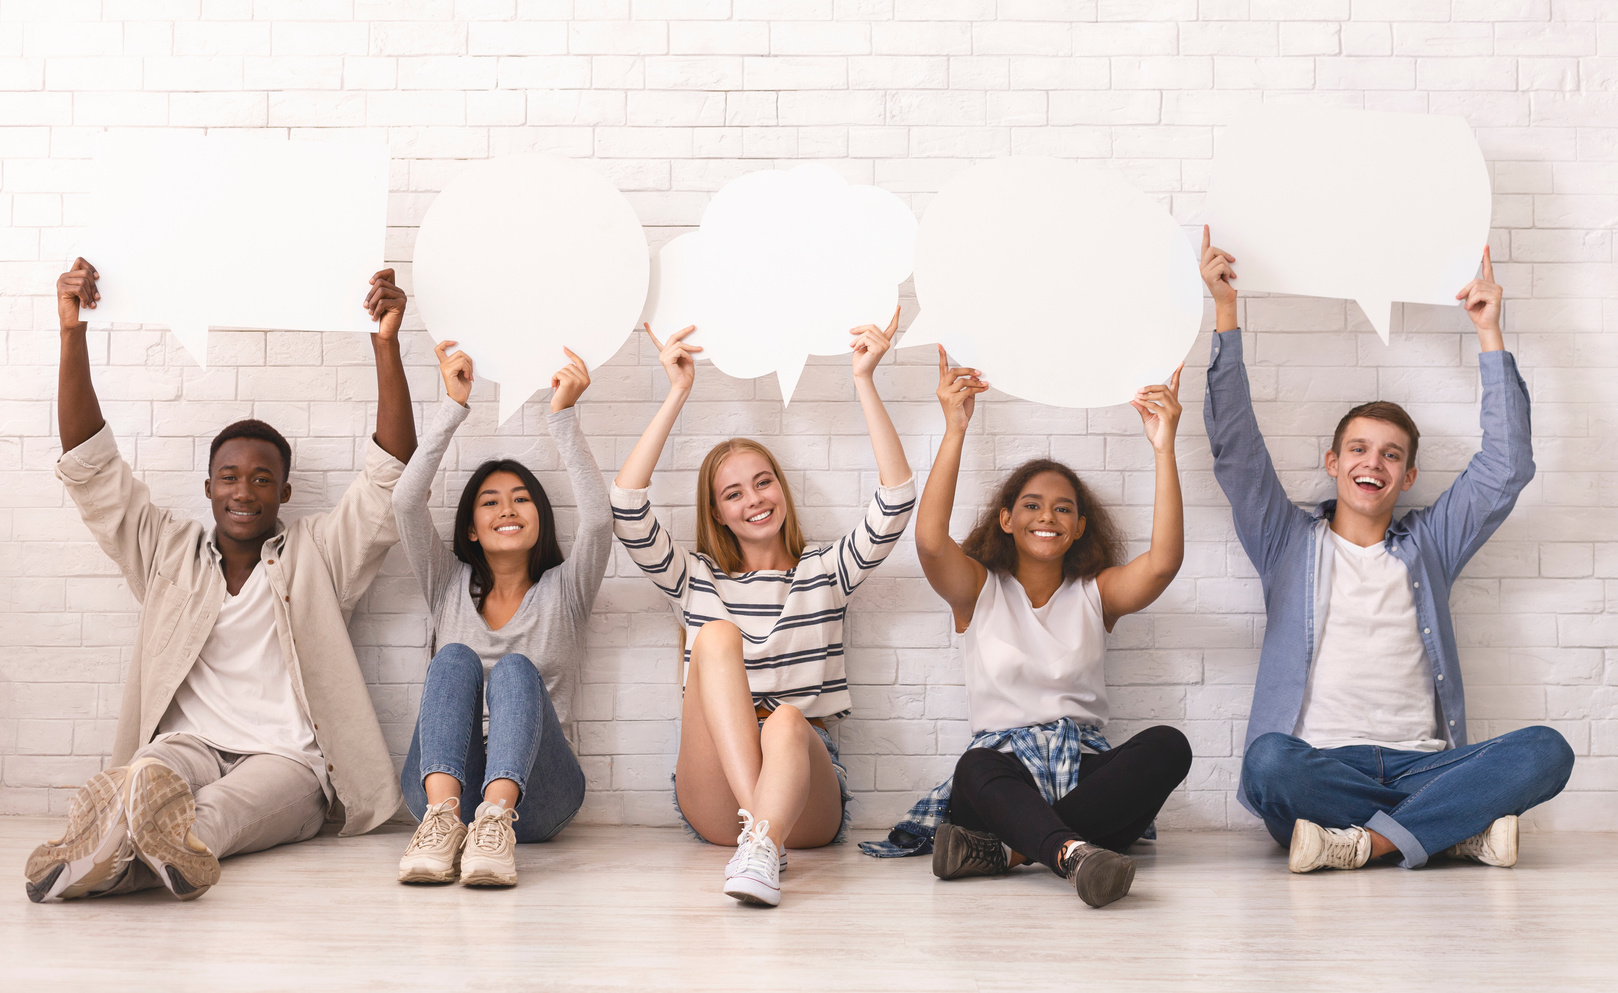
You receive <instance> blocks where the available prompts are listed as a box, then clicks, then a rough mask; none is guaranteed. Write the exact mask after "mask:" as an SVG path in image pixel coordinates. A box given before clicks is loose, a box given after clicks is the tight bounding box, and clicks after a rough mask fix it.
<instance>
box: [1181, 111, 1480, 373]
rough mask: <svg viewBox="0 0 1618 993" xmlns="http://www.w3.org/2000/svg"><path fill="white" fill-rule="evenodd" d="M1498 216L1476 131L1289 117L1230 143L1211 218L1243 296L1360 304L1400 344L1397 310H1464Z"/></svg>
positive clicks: (1321, 114)
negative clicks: (1462, 299)
mask: <svg viewBox="0 0 1618 993" xmlns="http://www.w3.org/2000/svg"><path fill="white" fill-rule="evenodd" d="M1491 207H1492V203H1491V199H1490V192H1489V171H1488V167H1487V166H1486V165H1485V164H1484V162H1483V153H1482V151H1480V150H1479V148H1478V143H1477V139H1476V138H1475V137H1473V135H1472V129H1471V127H1470V126H1468V125H1467V123H1466V120H1465V119H1464V118H1461V117H1456V116H1452V115H1446V114H1398V113H1388V112H1383V111H1370V110H1340V109H1335V108H1321V107H1293V106H1287V107H1266V108H1264V109H1262V110H1260V111H1257V112H1255V113H1253V114H1250V115H1248V116H1246V117H1244V118H1242V119H1240V120H1238V121H1237V122H1236V123H1234V124H1232V125H1230V126H1229V127H1228V128H1226V129H1225V131H1224V133H1222V134H1221V135H1220V136H1219V141H1218V147H1217V149H1216V150H1215V154H1214V162H1213V173H1212V176H1211V178H1210V181H1209V185H1208V201H1207V218H1208V224H1209V227H1210V228H1211V230H1212V234H1213V243H1214V244H1215V245H1217V246H1218V247H1220V248H1222V249H1224V250H1225V251H1227V252H1229V253H1230V254H1231V255H1233V256H1235V257H1236V264H1235V269H1236V274H1237V276H1238V277H1239V282H1238V283H1237V284H1236V286H1237V289H1238V290H1256V291H1259V292H1265V293H1296V294H1300V295H1303V296H1316V297H1339V298H1343V299H1348V300H1354V301H1356V302H1358V303H1359V305H1360V309H1361V310H1363V311H1364V312H1365V316H1366V317H1367V318H1369V319H1370V321H1371V324H1372V326H1374V327H1375V328H1376V330H1377V333H1378V334H1380V335H1381V336H1382V340H1383V341H1384V342H1386V341H1387V340H1388V330H1389V324H1390V311H1391V309H1392V305H1393V302H1394V301H1403V302H1407V303H1430V304H1453V303H1454V302H1455V292H1456V291H1457V290H1459V289H1460V288H1461V287H1462V286H1465V285H1466V284H1467V282H1469V281H1470V280H1471V279H1472V277H1473V276H1474V275H1475V274H1476V272H1477V266H1478V260H1479V259H1480V258H1482V256H1483V246H1484V244H1485V242H1487V241H1488V237H1489V218H1490V212H1491Z"/></svg>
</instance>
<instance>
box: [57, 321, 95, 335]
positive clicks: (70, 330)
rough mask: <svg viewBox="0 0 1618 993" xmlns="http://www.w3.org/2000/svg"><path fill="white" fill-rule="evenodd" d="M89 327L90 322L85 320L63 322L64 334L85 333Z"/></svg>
mask: <svg viewBox="0 0 1618 993" xmlns="http://www.w3.org/2000/svg"><path fill="white" fill-rule="evenodd" d="M89 328H90V325H89V323H88V322H85V321H80V322H78V323H77V324H67V323H63V324H62V334H65V335H66V334H83V333H84V332H85V331H87V330H89Z"/></svg>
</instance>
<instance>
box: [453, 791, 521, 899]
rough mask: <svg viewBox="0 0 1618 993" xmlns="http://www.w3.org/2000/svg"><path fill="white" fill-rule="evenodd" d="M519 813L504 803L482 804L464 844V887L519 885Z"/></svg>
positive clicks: (462, 859) (462, 880) (486, 802)
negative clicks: (514, 826)
mask: <svg viewBox="0 0 1618 993" xmlns="http://www.w3.org/2000/svg"><path fill="white" fill-rule="evenodd" d="M515 823H517V812H516V811H515V810H507V809H506V805H505V803H504V802H501V803H498V804H496V803H490V802H489V801H487V800H485V801H483V802H482V803H480V804H478V812H477V816H475V817H473V818H472V825H471V827H469V828H467V830H466V841H465V843H464V844H462V846H461V885H462V886H516V885H517V831H516V829H515V828H513V827H512V825H513V824H515Z"/></svg>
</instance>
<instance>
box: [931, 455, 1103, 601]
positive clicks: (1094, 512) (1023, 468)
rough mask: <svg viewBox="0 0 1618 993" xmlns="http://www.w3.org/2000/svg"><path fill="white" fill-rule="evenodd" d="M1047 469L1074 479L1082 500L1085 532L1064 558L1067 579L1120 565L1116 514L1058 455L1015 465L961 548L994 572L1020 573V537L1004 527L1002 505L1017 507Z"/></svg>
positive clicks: (1071, 482) (1080, 511) (1070, 482)
mask: <svg viewBox="0 0 1618 993" xmlns="http://www.w3.org/2000/svg"><path fill="white" fill-rule="evenodd" d="M1042 472H1054V473H1056V474H1057V475H1059V476H1061V477H1062V478H1063V479H1065V480H1067V481H1068V485H1070V486H1072V487H1073V494H1074V497H1075V499H1076V500H1077V501H1078V505H1079V506H1078V514H1079V516H1080V517H1082V518H1083V519H1084V522H1085V524H1084V534H1082V535H1080V536H1079V540H1078V541H1075V542H1074V543H1073V544H1072V546H1071V547H1069V548H1068V550H1067V555H1066V556H1064V557H1063V559H1062V577H1063V578H1064V579H1089V578H1090V577H1092V576H1095V575H1096V574H1097V573H1100V572H1101V571H1102V570H1104V569H1110V568H1112V567H1113V566H1115V565H1117V564H1118V562H1119V561H1120V560H1122V559H1123V556H1124V543H1123V539H1122V538H1121V537H1120V536H1119V533H1118V525H1117V524H1115V523H1114V522H1113V519H1112V515H1111V514H1109V513H1108V512H1107V509H1106V508H1105V507H1103V506H1101V503H1100V501H1098V500H1096V498H1095V494H1094V493H1092V492H1090V488H1089V487H1088V486H1085V485H1084V483H1083V482H1082V481H1081V480H1080V479H1079V477H1078V474H1077V473H1075V472H1074V471H1073V470H1072V469H1069V468H1068V467H1067V466H1065V465H1063V464H1062V463H1060V462H1057V461H1055V460H1053V459H1033V460H1031V461H1028V462H1024V463H1023V464H1022V465H1020V466H1018V467H1017V468H1015V469H1013V470H1012V471H1011V475H1009V476H1007V477H1006V481H1005V482H1004V483H1001V484H1000V492H999V493H997V494H996V495H995V498H994V502H993V503H992V504H990V505H989V506H988V507H987V508H986V509H985V510H984V511H983V515H982V516H981V517H979V518H978V522H977V524H975V525H973V527H972V533H971V534H969V535H967V537H966V540H965V541H964V542H962V543H961V550H962V551H964V552H965V553H966V554H968V555H970V556H971V557H972V558H974V559H977V560H978V561H979V562H981V563H983V567H984V568H985V569H988V570H989V571H990V572H1000V573H1015V572H1016V571H1017V540H1016V539H1015V538H1013V537H1012V536H1011V535H1009V534H1007V533H1006V532H1005V531H1003V530H1001V528H1000V511H1002V510H1011V509H1012V508H1013V507H1014V506H1015V505H1016V503H1017V498H1018V497H1020V496H1022V493H1023V490H1024V489H1026V488H1027V486H1028V482H1029V480H1031V479H1033V478H1034V477H1035V476H1037V475H1039V474H1040V473H1042Z"/></svg>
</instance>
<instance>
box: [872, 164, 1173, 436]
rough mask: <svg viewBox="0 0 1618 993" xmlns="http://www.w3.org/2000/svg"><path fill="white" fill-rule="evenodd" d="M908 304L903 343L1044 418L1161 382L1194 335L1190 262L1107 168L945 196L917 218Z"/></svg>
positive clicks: (976, 181)
mask: <svg viewBox="0 0 1618 993" xmlns="http://www.w3.org/2000/svg"><path fill="white" fill-rule="evenodd" d="M916 297H917V299H918V301H919V302H920V303H921V314H920V316H919V317H917V318H916V321H915V323H913V324H912V325H911V326H910V329H909V330H908V331H907V332H905V336H904V339H903V340H902V341H901V342H900V344H901V345H922V344H932V343H935V342H936V343H940V344H942V345H944V347H945V348H946V349H948V350H949V352H950V353H951V355H952V356H953V357H954V358H955V360H956V361H958V362H961V363H964V364H965V365H969V366H972V367H974V368H977V369H981V370H982V371H983V373H984V377H985V378H986V379H988V381H989V383H990V384H991V385H992V386H994V387H996V388H997V389H999V390H1002V391H1003V392H1006V393H1009V394H1011V395H1012V396H1018V397H1022V398H1023V399H1025V400H1034V401H1037V402H1039V403H1044V404H1049V405H1051V406H1053V407H1105V406H1110V405H1112V404H1118V403H1127V402H1128V401H1129V400H1130V399H1131V398H1133V397H1134V395H1135V391H1136V390H1137V389H1139V388H1140V387H1142V386H1145V385H1147V384H1150V383H1161V382H1165V381H1166V379H1167V377H1168V375H1169V373H1171V372H1172V371H1173V369H1174V367H1175V366H1176V365H1178V364H1179V362H1180V361H1181V360H1182V359H1183V358H1184V357H1185V355H1186V353H1187V352H1188V351H1190V349H1191V345H1192V343H1193V342H1194V341H1195V340H1196V336H1197V330H1198V328H1199V327H1200V326H1201V323H1202V280H1201V278H1200V276H1199V275H1198V272H1197V259H1196V252H1195V251H1193V250H1192V248H1191V245H1190V243H1189V242H1188V241H1187V240H1186V238H1185V234H1184V232H1182V231H1181V230H1180V228H1179V227H1178V226H1177V225H1176V224H1175V223H1174V219H1173V218H1172V217H1171V216H1169V212H1168V211H1167V210H1166V209H1165V208H1164V207H1163V206H1162V205H1161V204H1159V203H1157V202H1156V201H1154V200H1152V199H1151V198H1150V197H1148V196H1146V194H1144V193H1142V192H1141V191H1139V190H1137V189H1136V188H1135V187H1134V186H1132V185H1131V184H1130V183H1129V182H1128V181H1127V180H1125V179H1124V178H1123V177H1122V176H1120V175H1118V174H1117V173H1115V172H1113V171H1111V170H1110V169H1099V168H1094V167H1090V166H1082V165H1079V164H1078V163H1075V162H1069V161H1064V160H1061V159H1053V158H1043V157H1026V158H1007V159H996V160H994V161H992V162H985V163H982V164H981V165H976V166H973V167H972V168H970V169H968V170H967V171H966V172H964V173H962V174H960V175H959V176H957V177H955V178H954V179H952V180H950V181H949V182H948V183H946V184H945V185H944V188H943V189H942V190H940V191H939V192H938V196H937V197H936V198H935V199H934V200H933V202H932V203H931V204H930V205H929V206H928V208H927V213H926V215H925V216H923V217H922V219H921V230H920V232H919V234H918V235H917V239H916Z"/></svg>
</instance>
